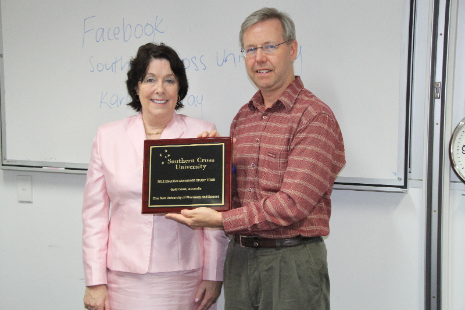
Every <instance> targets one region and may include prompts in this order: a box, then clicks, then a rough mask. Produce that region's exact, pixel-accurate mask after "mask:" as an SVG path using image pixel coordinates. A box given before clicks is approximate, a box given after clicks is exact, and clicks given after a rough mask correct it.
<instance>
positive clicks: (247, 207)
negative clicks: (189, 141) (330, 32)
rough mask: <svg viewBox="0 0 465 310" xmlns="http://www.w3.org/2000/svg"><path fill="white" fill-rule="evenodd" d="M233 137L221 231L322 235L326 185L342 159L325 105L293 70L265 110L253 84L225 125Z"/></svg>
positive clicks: (333, 121)
mask: <svg viewBox="0 0 465 310" xmlns="http://www.w3.org/2000/svg"><path fill="white" fill-rule="evenodd" d="M231 137H234V138H236V139H237V154H236V158H235V162H234V165H235V171H236V174H235V186H234V188H233V201H232V208H233V209H232V210H230V211H227V212H223V213H222V218H223V225H224V229H225V231H226V233H228V234H242V235H258V236H260V237H265V238H274V239H278V238H291V237H295V236H298V235H302V236H306V237H314V236H326V235H328V234H329V218H330V216H331V198H330V195H331V192H332V189H333V184H334V180H335V178H336V177H337V175H338V173H339V171H340V170H341V169H342V167H343V166H344V164H345V157H344V143H343V140H342V134H341V131H340V128H339V124H338V123H337V121H336V118H335V117H334V114H333V113H332V111H331V109H330V108H329V107H328V106H327V105H326V104H324V103H323V102H322V101H321V100H320V99H318V98H317V97H316V96H315V95H314V94H312V93H311V92H310V91H308V90H307V89H305V88H304V85H303V83H302V81H301V80H300V77H298V76H297V77H296V78H295V80H294V81H293V82H292V83H291V84H290V85H289V86H288V87H287V89H286V90H285V91H284V92H283V94H282V95H281V97H280V98H279V99H278V100H277V101H276V102H275V103H274V104H273V105H272V106H271V107H270V108H268V109H266V110H265V107H264V101H263V97H262V95H261V92H260V91H258V92H257V93H256V94H255V95H254V96H253V97H252V99H251V101H250V102H249V103H248V104H246V105H244V106H243V107H242V108H241V109H240V110H239V112H238V113H237V115H236V117H235V118H234V120H233V122H232V124H231Z"/></svg>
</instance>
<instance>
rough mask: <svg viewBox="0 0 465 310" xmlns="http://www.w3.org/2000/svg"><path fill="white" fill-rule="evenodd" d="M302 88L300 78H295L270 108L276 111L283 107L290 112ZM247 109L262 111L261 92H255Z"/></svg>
mask: <svg viewBox="0 0 465 310" xmlns="http://www.w3.org/2000/svg"><path fill="white" fill-rule="evenodd" d="M303 88H304V84H303V83H302V80H301V79H300V76H296V77H295V79H294V81H292V83H291V84H289V86H287V88H286V89H285V90H284V92H283V93H282V94H281V96H280V97H279V98H278V100H276V102H275V103H273V105H272V106H271V108H272V109H276V108H278V107H280V106H281V105H282V106H284V109H286V110H290V109H291V108H292V107H293V106H294V104H295V101H296V100H297V97H298V96H299V93H300V91H301V90H302V89H303ZM249 108H250V109H251V110H254V109H257V110H259V109H263V108H264V100H263V96H262V93H261V91H260V90H259V91H257V92H256V93H255V95H254V96H253V97H252V99H250V101H249Z"/></svg>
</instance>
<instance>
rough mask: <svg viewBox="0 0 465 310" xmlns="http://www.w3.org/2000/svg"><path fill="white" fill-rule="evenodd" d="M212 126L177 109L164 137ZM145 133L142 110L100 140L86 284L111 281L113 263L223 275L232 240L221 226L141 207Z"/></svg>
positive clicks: (89, 189) (88, 209)
mask: <svg viewBox="0 0 465 310" xmlns="http://www.w3.org/2000/svg"><path fill="white" fill-rule="evenodd" d="M213 129H215V125H214V124H213V123H209V122H206V121H202V120H197V119H194V118H191V117H188V116H185V115H182V114H176V113H174V114H173V118H172V119H171V121H170V122H169V123H168V125H167V126H166V128H165V130H164V131H163V133H162V135H161V139H174V138H196V137H197V134H199V133H201V132H203V131H210V130H213ZM144 140H145V129H144V125H143V122H142V114H139V115H135V116H131V117H128V118H126V119H123V120H120V121H116V122H113V123H109V124H105V125H103V126H101V127H100V128H99V129H98V132H97V136H96V137H95V139H94V142H93V146H92V155H91V160H90V163H89V170H88V173H87V183H86V187H85V190H84V203H83V210H82V218H83V239H82V249H83V261H84V273H85V278H86V286H90V285H97V284H106V283H107V271H106V269H107V268H109V269H111V270H114V271H124V272H132V273H138V274H144V273H147V272H149V271H150V272H169V271H181V270H191V269H196V268H200V267H203V279H204V280H213V281H222V280H223V264H224V259H225V256H226V247H227V243H228V241H229V240H228V238H227V237H226V235H225V233H224V231H223V230H218V229H195V230H193V229H190V228H189V227H187V226H185V225H181V224H178V223H177V222H174V221H172V220H167V219H165V217H164V216H163V215H147V214H141V208H142V171H143V170H142V169H143V158H144V155H143V150H144ZM110 206H111V212H110ZM153 227H155V229H154V228H153ZM152 239H153V240H152ZM152 251H153V253H156V255H154V256H153V257H152V258H151V253H152ZM149 264H150V270H149Z"/></svg>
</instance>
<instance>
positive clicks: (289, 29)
mask: <svg viewBox="0 0 465 310" xmlns="http://www.w3.org/2000/svg"><path fill="white" fill-rule="evenodd" d="M270 19H277V20H279V21H280V22H281V26H282V27H283V39H284V40H285V41H286V42H288V41H291V40H295V25H294V22H293V21H292V19H291V18H290V17H289V15H288V14H286V13H284V12H280V11H278V10H277V9H275V8H262V9H260V10H257V11H255V12H253V13H252V14H250V15H249V16H248V17H247V18H246V19H245V20H244V22H243V23H242V25H241V31H240V32H239V42H240V44H241V47H242V48H244V32H246V31H247V29H249V28H250V27H252V26H253V25H255V24H257V23H260V22H264V21H267V20H270Z"/></svg>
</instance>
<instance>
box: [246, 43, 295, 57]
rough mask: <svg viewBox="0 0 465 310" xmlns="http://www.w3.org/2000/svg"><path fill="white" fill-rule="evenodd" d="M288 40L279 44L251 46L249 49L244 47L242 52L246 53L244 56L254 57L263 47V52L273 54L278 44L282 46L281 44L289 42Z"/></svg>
mask: <svg viewBox="0 0 465 310" xmlns="http://www.w3.org/2000/svg"><path fill="white" fill-rule="evenodd" d="M287 42H288V41H284V42H282V43H279V44H265V45H263V46H257V47H249V48H247V49H243V48H242V49H241V52H242V55H244V57H253V56H255V55H257V51H258V49H259V48H261V49H262V51H263V53H265V54H271V53H274V52H275V51H276V50H277V49H278V46H280V45H281V44H284V43H287Z"/></svg>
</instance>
